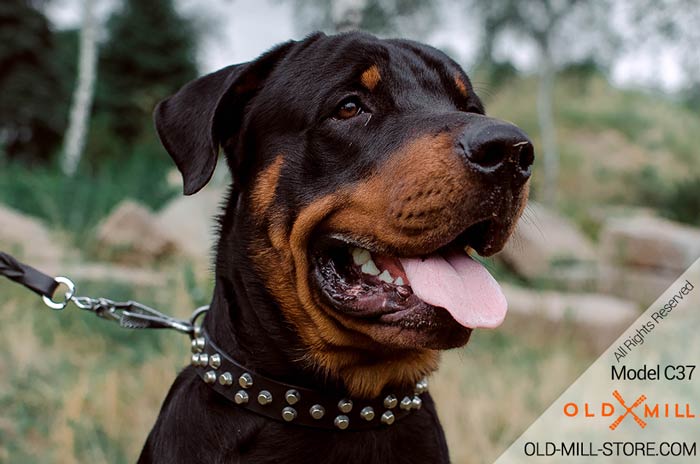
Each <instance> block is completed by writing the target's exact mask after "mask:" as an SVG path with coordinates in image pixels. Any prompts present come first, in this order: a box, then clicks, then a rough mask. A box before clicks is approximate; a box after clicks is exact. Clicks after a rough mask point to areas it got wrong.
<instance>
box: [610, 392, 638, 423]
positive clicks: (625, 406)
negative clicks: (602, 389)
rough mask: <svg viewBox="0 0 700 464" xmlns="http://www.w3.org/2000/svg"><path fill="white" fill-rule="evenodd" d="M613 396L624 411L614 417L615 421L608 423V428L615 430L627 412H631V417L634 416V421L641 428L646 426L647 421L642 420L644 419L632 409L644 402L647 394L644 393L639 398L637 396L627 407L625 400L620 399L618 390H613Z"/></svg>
mask: <svg viewBox="0 0 700 464" xmlns="http://www.w3.org/2000/svg"><path fill="white" fill-rule="evenodd" d="M613 396H614V397H615V399H616V400H617V401H619V403H620V404H621V405H622V407H623V408H625V413H624V414H622V415H621V416H620V417H618V418H617V419H615V422H613V423H612V424H610V430H615V429H616V428H617V426H618V425H620V423H622V421H623V420H625V417H627V416H628V415H629V414H631V415H632V417H634V421H635V422H636V423H637V424H638V425H639V426H640V427H641V428H644V427H646V426H647V423H646V422H644V421H643V420H642V419H641V418H640V417H639V416H638V415H637V414H636V413H635V412H634V411H633V409H634V408H636V407H637V406H639V405H640V404H642V403H644V402H645V401H646V400H647V396H646V395H640V396H639V398H637V401H635V402H634V403H632V406H630V407H627V405H626V404H625V400H623V399H622V395H620V392H619V391H617V390H615V391H614V392H613Z"/></svg>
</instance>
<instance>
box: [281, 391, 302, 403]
mask: <svg viewBox="0 0 700 464" xmlns="http://www.w3.org/2000/svg"><path fill="white" fill-rule="evenodd" d="M284 399H285V400H287V404H290V405H295V404H297V403H298V402H299V400H300V399H301V395H300V394H299V392H298V391H297V390H294V389H290V390H287V393H285V394H284Z"/></svg>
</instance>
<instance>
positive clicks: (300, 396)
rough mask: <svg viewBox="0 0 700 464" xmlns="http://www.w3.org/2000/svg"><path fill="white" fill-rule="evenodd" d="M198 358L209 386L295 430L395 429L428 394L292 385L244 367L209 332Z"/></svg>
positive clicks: (196, 343) (419, 388)
mask: <svg viewBox="0 0 700 464" xmlns="http://www.w3.org/2000/svg"><path fill="white" fill-rule="evenodd" d="M192 353H193V354H192V365H193V366H194V367H195V369H196V370H197V373H198V374H199V376H200V377H201V379H202V380H203V381H204V383H206V384H208V385H209V386H211V387H212V388H213V389H214V390H215V391H216V392H217V393H219V394H220V395H222V396H223V397H225V398H226V399H228V400H229V401H231V402H232V403H233V404H234V405H236V407H240V408H245V409H247V410H249V411H252V412H254V413H256V414H260V415H261V416H265V417H269V418H270V419H274V420H276V421H280V422H286V423H288V424H290V425H300V426H306V427H314V428H321V429H332V430H367V429H372V428H377V427H386V426H390V425H392V424H393V423H394V422H396V421H398V420H401V419H403V418H404V417H406V416H408V415H409V414H411V412H412V411H415V410H417V409H420V407H421V405H422V400H421V398H420V395H421V394H422V393H424V392H425V391H426V390H427V389H428V382H427V380H426V379H423V380H421V381H420V382H418V383H417V384H416V386H415V388H414V389H413V390H411V391H404V392H396V393H388V394H384V395H381V396H380V397H379V398H376V399H371V400H361V399H354V398H351V397H349V396H346V397H338V396H333V395H331V394H329V393H326V392H322V391H316V390H312V389H309V388H304V387H299V386H295V385H289V384H286V383H283V382H279V381H277V380H273V379H270V378H269V377H265V376H263V375H260V374H257V373H256V372H254V371H252V370H250V369H247V368H246V367H245V366H242V365H241V364H239V363H238V362H236V361H235V360H234V359H233V358H231V357H230V356H229V355H227V354H226V353H224V352H223V351H222V350H221V349H219V348H218V347H217V346H216V345H215V344H214V342H212V340H211V339H210V338H209V336H208V335H207V333H206V332H205V331H203V330H202V331H201V332H200V333H199V334H198V336H197V337H196V338H193V339H192Z"/></svg>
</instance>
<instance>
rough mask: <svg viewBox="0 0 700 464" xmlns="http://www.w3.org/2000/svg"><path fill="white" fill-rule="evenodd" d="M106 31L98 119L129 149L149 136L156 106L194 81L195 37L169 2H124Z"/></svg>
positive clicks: (97, 104)
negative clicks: (146, 135) (132, 144)
mask: <svg viewBox="0 0 700 464" xmlns="http://www.w3.org/2000/svg"><path fill="white" fill-rule="evenodd" d="M108 30H109V38H108V40H107V42H106V43H105V44H104V46H103V47H102V50H101V53H100V63H99V76H100V77H99V83H98V87H97V95H96V102H95V103H96V114H97V116H98V117H101V118H103V122H104V123H106V125H107V127H108V129H109V130H110V131H111V132H113V133H114V134H115V135H116V136H118V137H119V138H121V139H122V140H123V141H125V142H127V143H131V142H133V141H134V140H135V139H137V138H138V137H140V136H142V135H143V134H144V133H147V132H151V131H152V126H151V124H150V118H151V113H152V111H153V108H154V107H155V105H156V104H157V103H158V101H160V100H162V99H163V98H165V97H167V96H168V95H170V94H172V93H174V92H175V91H176V90H177V89H179V88H180V87H181V86H182V85H184V84H185V83H186V82H188V81H190V80H192V79H193V78H194V77H196V75H197V68H196V65H195V42H196V36H195V33H194V31H193V30H192V28H191V27H190V25H189V23H188V22H187V21H186V20H185V19H184V18H181V17H180V16H178V14H177V12H176V11H175V8H174V5H173V2H172V0H149V1H142V0H127V1H125V2H124V6H123V8H122V9H121V10H119V11H117V12H116V13H115V14H114V15H113V16H112V17H111V18H110V20H109V24H108ZM91 154H92V155H94V156H98V157H99V156H100V153H95V152H93V153H91Z"/></svg>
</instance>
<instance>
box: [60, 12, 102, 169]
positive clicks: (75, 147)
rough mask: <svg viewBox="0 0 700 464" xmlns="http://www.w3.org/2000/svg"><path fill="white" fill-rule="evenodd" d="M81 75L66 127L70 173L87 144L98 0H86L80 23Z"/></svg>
mask: <svg viewBox="0 0 700 464" xmlns="http://www.w3.org/2000/svg"><path fill="white" fill-rule="evenodd" d="M79 56H80V58H79V60H78V63H79V65H78V66H79V68H78V79H77V83H76V85H75V92H74V93H73V104H72V106H71V110H70V121H69V124H68V130H67V131H66V135H65V140H64V148H63V158H62V159H61V167H62V169H63V173H64V174H66V175H69V176H72V175H73V174H75V171H76V169H77V168H78V163H80V158H81V156H82V154H83V148H84V146H85V137H86V135H87V129H88V123H89V119H90V110H91V108H92V100H93V94H94V87H95V78H96V71H97V18H95V1H94V0H83V19H82V24H81V27H80V53H79Z"/></svg>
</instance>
